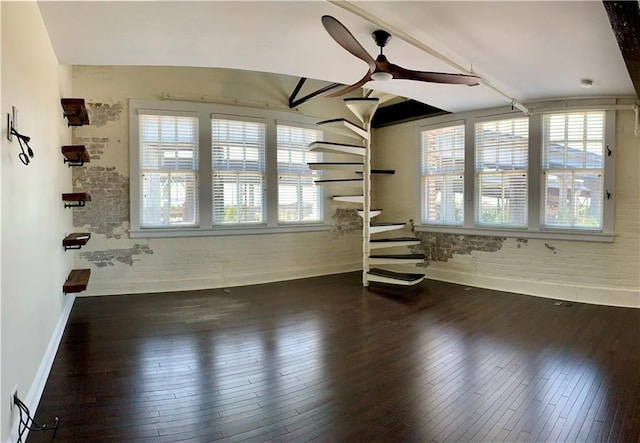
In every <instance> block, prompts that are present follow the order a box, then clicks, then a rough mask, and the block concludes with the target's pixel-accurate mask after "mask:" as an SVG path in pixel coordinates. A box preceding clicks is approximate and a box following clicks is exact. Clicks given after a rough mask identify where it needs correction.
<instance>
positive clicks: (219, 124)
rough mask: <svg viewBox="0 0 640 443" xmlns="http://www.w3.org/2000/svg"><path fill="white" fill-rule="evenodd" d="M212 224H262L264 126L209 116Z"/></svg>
mask: <svg viewBox="0 0 640 443" xmlns="http://www.w3.org/2000/svg"><path fill="white" fill-rule="evenodd" d="M211 153H212V155H211V157H212V182H213V183H212V186H213V224H214V225H216V224H218V225H231V224H252V223H253V224H255V223H262V222H263V221H264V177H265V124H264V122H261V121H249V120H237V119H233V118H227V117H220V116H212V118H211Z"/></svg>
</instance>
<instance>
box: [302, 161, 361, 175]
mask: <svg viewBox="0 0 640 443" xmlns="http://www.w3.org/2000/svg"><path fill="white" fill-rule="evenodd" d="M307 166H309V169H312V170H314V171H317V170H325V169H342V170H347V171H354V172H355V173H362V167H363V165H362V163H359V162H318V163H307Z"/></svg>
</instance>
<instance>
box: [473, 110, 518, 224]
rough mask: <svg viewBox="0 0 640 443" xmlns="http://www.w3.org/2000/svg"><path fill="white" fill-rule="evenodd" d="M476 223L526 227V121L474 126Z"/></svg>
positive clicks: (498, 122) (492, 122)
mask: <svg viewBox="0 0 640 443" xmlns="http://www.w3.org/2000/svg"><path fill="white" fill-rule="evenodd" d="M475 132H476V140H475V155H476V223H477V224H478V225H484V226H504V227H526V226H527V222H528V220H527V213H528V211H527V206H528V201H527V200H528V199H527V195H528V185H527V171H528V148H529V120H528V118H516V119H509V120H498V121H488V122H481V123H476V126H475Z"/></svg>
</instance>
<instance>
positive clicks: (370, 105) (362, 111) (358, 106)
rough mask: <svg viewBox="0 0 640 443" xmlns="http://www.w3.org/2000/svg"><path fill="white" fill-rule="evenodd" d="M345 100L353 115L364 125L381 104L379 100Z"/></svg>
mask: <svg viewBox="0 0 640 443" xmlns="http://www.w3.org/2000/svg"><path fill="white" fill-rule="evenodd" d="M343 100H344V104H345V105H347V108H349V110H350V111H351V112H352V113H353V115H355V116H356V117H358V119H359V120H360V121H361V122H363V123H364V122H367V121H369V120H370V119H371V117H372V116H373V114H374V113H375V112H376V110H377V109H378V103H379V102H380V100H379V99H377V98H345V99H343Z"/></svg>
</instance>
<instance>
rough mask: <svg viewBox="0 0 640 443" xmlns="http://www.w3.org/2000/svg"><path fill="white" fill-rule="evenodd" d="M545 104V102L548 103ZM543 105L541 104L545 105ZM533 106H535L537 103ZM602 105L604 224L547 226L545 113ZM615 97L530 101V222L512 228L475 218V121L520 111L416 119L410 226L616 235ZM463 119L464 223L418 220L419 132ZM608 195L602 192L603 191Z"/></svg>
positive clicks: (544, 235) (554, 235)
mask: <svg viewBox="0 0 640 443" xmlns="http://www.w3.org/2000/svg"><path fill="white" fill-rule="evenodd" d="M547 106H548V107H547ZM543 107H544V108H543ZM536 108H537V109H536ZM592 111H603V112H604V113H605V122H604V131H605V133H604V140H605V150H606V148H607V147H608V148H610V149H611V150H612V152H613V153H612V154H611V155H610V156H607V155H605V157H604V182H603V193H604V197H603V217H602V229H598V230H588V229H584V228H574V229H566V228H558V227H545V226H543V223H542V217H543V216H544V213H543V208H542V205H543V198H542V197H543V196H542V192H543V189H542V187H543V186H544V178H543V175H542V173H543V170H542V143H543V133H542V130H543V127H542V119H543V114H555V113H560V112H592ZM616 111H617V110H616V102H615V100H602V101H598V102H596V103H594V102H593V101H589V102H585V103H584V104H583V103H580V101H576V103H570V104H569V103H567V102H562V103H552V102H547V103H545V102H540V103H536V107H535V108H533V107H532V111H531V113H530V114H529V115H528V118H529V150H528V154H529V167H528V174H529V176H528V223H527V227H526V228H511V227H499V226H480V225H478V224H477V223H476V189H475V160H476V159H475V124H476V123H478V122H482V121H491V120H500V119H505V120H508V119H513V118H518V117H523V116H524V115H523V113H522V112H520V111H518V110H512V109H510V108H496V109H485V110H479V111H470V112H464V113H458V114H446V115H442V116H436V117H431V118H427V119H423V120H419V121H417V122H416V123H415V130H414V139H415V143H414V146H416V150H415V152H416V156H417V159H418V161H417V163H418V164H419V165H418V167H417V169H416V172H417V174H416V175H417V183H416V189H418V191H417V201H416V203H417V205H416V210H415V213H414V216H415V218H414V220H417V223H415V224H414V228H415V230H416V231H418V232H441V233H452V234H463V235H484V236H497V237H509V238H531V239H536V238H538V239H548V240H570V241H588V242H609V243H610V242H613V241H614V231H613V230H614V199H613V196H614V195H615V186H614V185H615V128H616ZM460 122H463V124H464V125H465V176H464V201H465V207H464V223H463V225H462V226H454V225H442V224H431V223H429V224H426V223H422V222H421V220H422V219H421V216H422V209H423V208H422V198H421V194H422V192H421V186H422V174H421V161H420V155H421V133H422V132H423V131H424V130H428V129H437V128H439V127H446V126H453V125H456V124H460ZM607 191H608V192H609V193H610V194H611V195H612V198H610V199H607V198H606V192H607Z"/></svg>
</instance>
